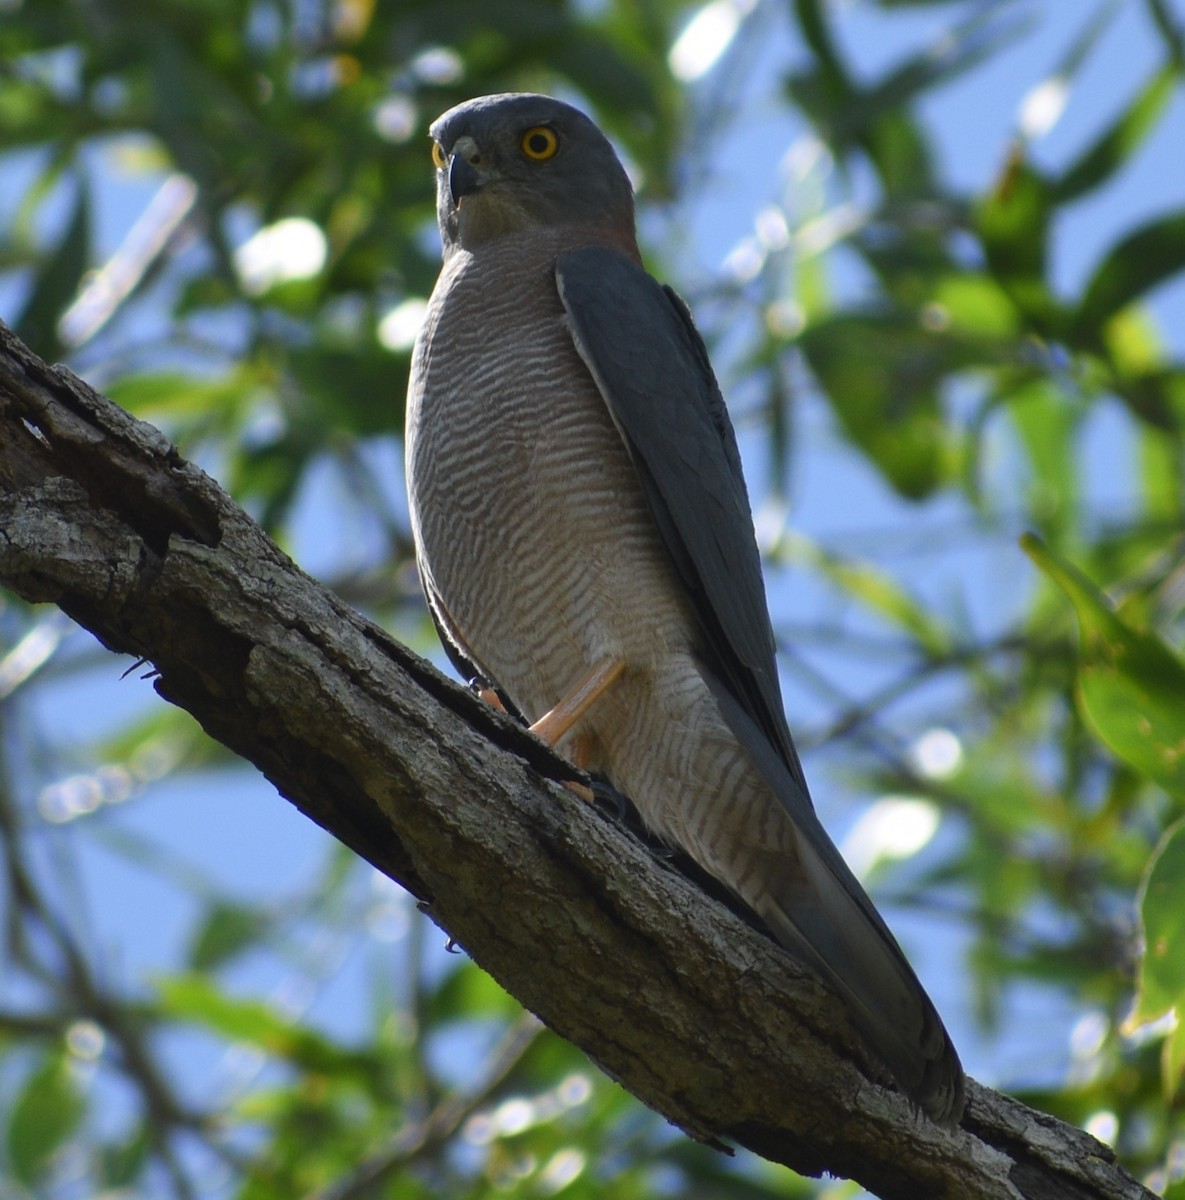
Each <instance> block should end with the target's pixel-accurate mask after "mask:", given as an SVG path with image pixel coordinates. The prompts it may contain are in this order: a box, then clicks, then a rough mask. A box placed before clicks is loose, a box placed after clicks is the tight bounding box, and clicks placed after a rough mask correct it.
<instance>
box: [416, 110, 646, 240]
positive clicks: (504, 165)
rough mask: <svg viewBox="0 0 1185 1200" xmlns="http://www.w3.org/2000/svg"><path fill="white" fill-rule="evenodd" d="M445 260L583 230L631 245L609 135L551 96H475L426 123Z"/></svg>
mask: <svg viewBox="0 0 1185 1200" xmlns="http://www.w3.org/2000/svg"><path fill="white" fill-rule="evenodd" d="M429 132H430V133H431V136H432V160H433V162H434V163H435V164H436V212H437V215H438V217H439V219H440V234H441V237H442V238H443V240H444V252H445V255H446V257H447V256H448V255H449V254H450V253H452V251H453V250H455V249H457V248H458V247H460V248H463V249H465V250H477V249H479V248H480V247H481V246H482V245H485V244H487V243H489V242H492V241H494V240H496V239H498V238H501V237H504V236H505V235H507V234H510V233H518V232H523V231H525V230H532V229H541V228H554V227H557V226H561V225H582V226H585V227H592V228H598V229H603V230H604V231H605V232H606V234H608V235H609V236H611V238H612V239H613V240H614V241H622V242H623V243H625V244H632V243H633V237H634V197H633V189H632V188H631V187H630V182H629V178H628V177H627V176H626V173H625V170H624V168H623V167H622V165H621V163H620V162H619V161H618V158H617V155H616V154H615V153H614V151H613V147H612V146H611V145H610V144H609V140H608V138H606V137H605V135H604V134H603V133H602V132H601V131H600V130H599V129H598V128H597V127H596V125H594V124H593V123H592V121H590V120H589V119H588V117H586V116H585V115H584V114H583V113H582V112H580V111H579V110H578V109H575V108H573V107H572V106H571V105H570V104H564V103H562V102H561V101H559V100H553V99H552V98H551V97H550V96H537V95H532V94H530V93H508V94H505V95H499V96H481V97H479V98H478V99H476V100H469V101H466V102H465V103H464V104H459V105H457V107H456V108H451V109H449V111H448V112H446V113H445V114H444V115H443V116H441V117H438V118H437V119H436V121H434V122H433V124H432V127H431V129H430V131H429Z"/></svg>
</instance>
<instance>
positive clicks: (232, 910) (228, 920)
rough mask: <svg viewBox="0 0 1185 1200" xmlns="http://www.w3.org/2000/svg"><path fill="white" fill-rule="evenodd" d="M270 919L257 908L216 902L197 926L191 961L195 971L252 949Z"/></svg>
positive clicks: (210, 966) (212, 967) (191, 948)
mask: <svg viewBox="0 0 1185 1200" xmlns="http://www.w3.org/2000/svg"><path fill="white" fill-rule="evenodd" d="M267 924H268V923H267V919H266V917H265V916H264V915H263V913H261V912H260V911H258V910H257V909H254V908H246V907H244V906H242V905H238V904H225V903H219V904H214V905H213V906H212V907H211V908H210V910H209V912H207V913H206V919H205V920H204V921H203V922H202V923H201V925H200V926H199V927H198V929H197V931H196V933H195V934H194V936H193V938H192V940H191V942H190V945H189V954H188V961H189V966H190V967H191V968H192V969H193V970H195V971H212V970H214V969H215V968H217V967H220V966H222V965H223V963H226V962H228V961H229V960H230V959H232V958H235V957H237V956H238V955H240V954H242V953H243V952H244V951H245V950H249V949H250V948H251V947H252V946H253V945H254V944H255V943H256V942H258V941H259V939H260V937H261V936H262V935H263V933H264V932H265V931H266V929H267Z"/></svg>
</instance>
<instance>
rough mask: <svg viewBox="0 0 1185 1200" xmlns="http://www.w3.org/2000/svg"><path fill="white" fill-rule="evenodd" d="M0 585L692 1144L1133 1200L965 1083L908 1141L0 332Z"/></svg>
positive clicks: (743, 974)
mask: <svg viewBox="0 0 1185 1200" xmlns="http://www.w3.org/2000/svg"><path fill="white" fill-rule="evenodd" d="M0 580H2V581H3V582H4V583H6V584H7V586H9V587H10V588H12V589H13V590H14V591H15V592H17V593H18V594H19V595H21V596H23V597H24V598H25V599H27V600H30V601H49V602H52V603H54V604H57V605H59V606H60V607H61V608H62V609H63V610H64V611H65V612H67V613H68V614H69V615H70V616H71V617H73V618H74V619H75V620H76V621H78V622H79V623H80V624H82V625H84V626H86V628H88V629H90V630H91V631H92V632H93V633H94V634H95V635H96V636H97V637H98V638H99V639H100V640H101V641H102V642H103V643H104V644H105V645H107V646H108V647H109V648H110V649H112V650H114V651H116V652H119V653H124V654H132V655H135V656H137V657H143V658H145V659H148V660H150V661H151V662H152V663H153V664H154V665H155V667H156V668H157V671H158V672H159V674H158V675H157V677H156V678H155V680H154V686H155V687H156V690H157V691H158V692H159V693H160V694H161V696H163V697H164V698H165V699H166V700H168V701H170V702H172V703H174V704H178V705H180V706H181V707H182V708H185V709H186V710H188V711H189V712H190V713H192V714H193V715H194V716H195V717H196V718H197V719H198V720H199V721H200V722H201V724H202V725H203V727H204V728H205V729H206V730H207V732H209V733H210V735H211V736H212V737H215V738H217V739H218V740H219V741H221V742H223V743H224V744H225V745H227V746H228V747H230V748H231V749H232V750H234V751H235V752H236V753H238V754H241V755H242V756H243V757H244V758H246V759H248V760H250V761H251V762H253V763H254V764H255V765H256V766H257V767H258V768H259V769H260V770H261V771H263V773H264V774H265V775H267V777H268V778H269V779H271V780H272V782H273V783H274V784H275V785H276V787H277V788H278V789H279V790H280V792H281V793H282V794H283V795H284V796H286V797H287V798H288V799H289V800H291V801H292V802H293V803H294V804H295V805H296V806H297V807H298V808H300V809H301V811H302V812H304V813H306V814H307V815H308V816H309V817H311V818H312V819H313V820H314V821H316V822H317V823H318V824H320V825H321V826H323V827H324V828H325V829H327V830H328V831H329V832H331V833H332V834H333V835H334V836H336V837H338V838H339V839H341V841H343V842H344V843H345V844H346V845H348V846H350V847H351V848H352V849H354V850H355V851H356V852H357V853H359V854H360V855H362V856H363V857H364V858H366V859H367V860H369V861H370V862H371V863H373V864H374V865H375V866H376V867H378V868H379V869H380V870H381V871H383V872H385V873H386V874H388V875H390V876H391V877H392V878H393V879H396V880H398V881H399V882H400V883H401V884H403V886H404V887H406V888H407V889H408V890H409V891H411V892H412V893H413V894H414V895H415V896H417V897H418V898H419V899H420V901H421V904H422V907H423V908H424V909H425V911H427V913H428V914H429V915H430V916H431V918H432V919H433V920H434V921H435V922H436V923H437V924H438V925H439V926H440V927H441V928H442V929H444V930H445V931H446V932H447V933H448V934H449V935H450V936H451V937H452V938H454V939H456V941H457V942H459V943H460V944H461V945H462V946H464V948H465V949H466V950H467V951H468V953H469V954H470V955H472V957H473V958H474V959H475V960H476V961H477V962H478V963H479V964H480V965H481V966H482V967H483V968H484V969H485V970H487V971H488V972H489V973H490V974H491V975H493V976H494V977H495V978H496V979H497V980H498V981H499V982H500V983H501V984H502V985H503V986H504V987H506V988H507V989H508V990H509V991H510V992H512V993H513V994H514V995H515V996H516V997H518V999H519V1000H521V1001H522V1003H523V1004H524V1005H525V1006H526V1007H527V1008H529V1009H531V1010H533V1011H534V1012H536V1013H538V1014H539V1015H540V1016H541V1017H542V1018H543V1020H544V1021H546V1022H547V1024H549V1025H550V1026H551V1027H552V1028H553V1029H555V1030H556V1031H557V1032H559V1033H560V1034H562V1035H563V1036H564V1037H566V1038H569V1039H570V1040H571V1041H573V1042H575V1043H576V1044H577V1045H579V1046H580V1047H582V1048H583V1049H584V1050H585V1051H586V1052H587V1053H588V1054H589V1055H590V1056H591V1057H592V1058H593V1059H594V1060H595V1061H596V1062H597V1063H598V1064H599V1065H600V1066H601V1067H602V1068H603V1069H604V1070H605V1071H606V1072H607V1073H608V1074H609V1075H610V1076H612V1077H613V1078H614V1079H616V1080H618V1081H619V1082H621V1083H622V1084H623V1086H625V1087H626V1088H628V1089H629V1090H630V1091H631V1092H633V1093H634V1095H636V1096H637V1097H638V1098H639V1099H641V1100H642V1101H643V1102H644V1103H646V1104H648V1105H650V1106H651V1107H652V1108H654V1109H656V1110H657V1111H659V1112H660V1113H662V1114H663V1115H664V1116H666V1117H667V1118H668V1119H669V1120H671V1121H673V1122H674V1123H675V1124H677V1125H679V1126H680V1127H682V1128H683V1129H684V1130H686V1131H687V1132H688V1133H689V1134H690V1135H691V1136H693V1137H696V1138H700V1139H702V1140H704V1141H708V1142H711V1143H713V1144H716V1145H720V1144H721V1143H722V1142H724V1141H728V1142H733V1143H737V1144H740V1145H742V1146H747V1147H749V1148H751V1149H753V1150H754V1151H756V1152H757V1153H758V1154H761V1155H763V1156H764V1157H766V1158H768V1159H771V1160H772V1161H775V1162H780V1163H785V1164H787V1165H788V1166H791V1167H793V1168H794V1169H795V1170H798V1171H800V1172H803V1173H805V1174H818V1173H820V1172H823V1171H828V1172H831V1173H833V1174H837V1175H845V1176H850V1177H852V1178H854V1179H857V1180H859V1181H860V1182H861V1183H862V1184H864V1186H866V1187H867V1188H869V1189H870V1190H871V1191H873V1192H875V1193H877V1194H878V1195H880V1196H882V1197H884V1198H885V1200H894V1198H902V1200H905V1198H909V1200H913V1198H915V1197H918V1196H926V1197H952V1198H954V1197H959V1198H960V1200H966V1198H969V1197H983V1198H985V1200H987V1198H995V1197H1001V1198H1003V1197H1009V1198H1012V1200H1017V1198H1021V1197H1024V1198H1027V1200H1043V1198H1046V1197H1054V1196H1057V1197H1059V1198H1062V1200H1065V1198H1067V1197H1069V1198H1075V1197H1079V1198H1087V1197H1092V1198H1094V1197H1098V1198H1107V1200H1112V1198H1114V1200H1118V1198H1120V1197H1122V1198H1124V1200H1128V1198H1133V1200H1134V1198H1135V1197H1149V1196H1151V1193H1150V1192H1148V1191H1146V1190H1145V1189H1144V1188H1142V1187H1141V1186H1140V1185H1139V1184H1138V1183H1137V1182H1136V1181H1135V1180H1134V1179H1132V1178H1131V1177H1130V1176H1129V1175H1128V1174H1127V1173H1126V1172H1124V1171H1123V1170H1122V1169H1121V1168H1119V1167H1118V1166H1117V1165H1116V1163H1115V1159H1114V1154H1113V1152H1112V1151H1111V1150H1110V1149H1109V1148H1108V1147H1105V1146H1103V1145H1101V1144H1100V1143H1099V1142H1096V1141H1095V1140H1094V1139H1093V1138H1091V1137H1089V1136H1087V1135H1086V1134H1085V1133H1082V1132H1081V1131H1079V1130H1077V1129H1074V1128H1072V1127H1071V1126H1068V1125H1065V1124H1063V1123H1061V1122H1060V1121H1057V1120H1055V1119H1054V1118H1052V1117H1049V1116H1045V1115H1044V1114H1041V1113H1038V1112H1035V1111H1034V1110H1032V1109H1029V1108H1026V1107H1025V1106H1024V1105H1022V1104H1020V1103H1018V1102H1017V1101H1014V1100H1012V1099H1010V1098H1008V1097H1006V1096H1002V1095H1000V1094H998V1093H995V1092H992V1091H990V1090H988V1089H986V1088H983V1087H980V1086H979V1085H977V1084H974V1083H972V1084H971V1086H970V1103H969V1106H968V1110H967V1114H966V1116H965V1117H964V1120H963V1125H962V1128H960V1129H958V1130H956V1131H954V1132H953V1133H951V1132H946V1131H943V1130H941V1129H938V1128H937V1127H935V1126H934V1125H932V1124H931V1123H930V1122H928V1121H926V1120H924V1119H921V1118H919V1117H917V1116H915V1115H914V1114H913V1113H912V1112H911V1110H910V1108H909V1105H908V1104H907V1103H906V1102H905V1101H904V1100H903V1099H902V1097H901V1096H899V1095H898V1094H897V1093H896V1092H893V1091H891V1090H889V1089H888V1088H887V1087H886V1086H882V1084H881V1083H880V1082H878V1081H879V1080H880V1079H881V1072H880V1071H879V1069H878V1068H877V1066H876V1065H875V1064H874V1063H872V1062H871V1061H870V1060H869V1058H868V1057H867V1055H866V1054H865V1053H864V1051H863V1050H862V1048H861V1047H860V1046H859V1045H858V1044H857V1042H856V1041H855V1039H854V1037H853V1035H852V1033H851V1031H850V1029H849V1027H848V1025H847V1021H846V1018H845V1016H844V1014H843V1010H842V1007H841V1005H840V1004H839V1003H838V1002H837V1001H836V1000H835V999H834V998H833V997H832V996H831V995H830V994H829V993H828V992H827V991H826V990H825V989H824V988H823V986H822V985H821V984H820V983H818V982H817V981H816V980H815V979H814V978H813V977H812V976H810V975H809V974H808V973H807V972H806V971H804V970H803V969H801V968H799V967H798V966H797V965H796V964H795V963H794V962H793V961H792V960H791V959H790V958H789V957H788V956H787V955H786V954H785V953H784V952H782V951H781V950H780V949H778V948H777V947H776V946H775V945H774V944H773V943H772V942H771V941H769V940H768V939H767V938H765V937H763V936H762V935H761V934H760V933H759V932H757V931H756V930H754V929H752V928H750V927H749V926H748V925H746V924H745V923H744V922H743V921H741V920H740V919H739V918H738V917H736V916H735V915H734V914H733V913H731V912H730V911H729V910H728V909H727V908H726V907H725V906H723V905H721V904H719V903H716V902H715V901H713V900H711V899H710V898H708V897H706V896H705V895H704V893H703V892H702V891H701V890H700V889H699V888H698V887H697V886H696V885H695V884H694V883H692V882H691V881H689V880H688V879H687V878H685V877H684V876H683V875H681V874H680V873H679V872H678V871H677V870H675V869H674V868H673V867H672V866H670V865H669V864H667V863H664V862H662V861H659V860H657V859H655V857H654V856H653V855H652V854H651V853H650V852H649V851H648V849H647V848H646V847H645V846H644V845H643V844H642V843H641V842H640V841H639V840H638V839H637V838H635V837H633V836H631V835H630V834H629V833H628V832H627V831H626V830H624V829H622V828H620V827H619V826H618V825H616V824H614V823H613V822H612V821H610V820H608V819H607V818H605V817H603V816H602V815H601V814H600V813H598V812H597V811H595V810H593V809H592V808H590V807H588V806H586V805H584V804H583V803H581V802H580V801H579V800H577V799H576V798H575V797H573V796H572V795H571V793H569V792H567V791H565V790H564V789H562V788H560V787H558V786H557V785H556V782H555V781H558V780H563V779H565V778H568V777H570V776H571V775H572V769H571V768H570V767H566V766H565V764H564V763H563V762H562V761H561V760H560V759H558V758H557V757H556V756H555V755H553V754H552V753H551V752H550V751H549V750H548V749H547V748H546V747H545V746H543V745H542V744H541V743H539V742H538V741H536V739H534V738H533V737H532V736H531V735H529V734H528V733H526V732H525V731H524V730H523V729H521V728H519V727H518V726H516V725H514V724H513V723H512V722H511V721H509V720H508V719H506V718H505V717H503V716H501V715H500V714H498V713H496V712H494V711H492V710H491V709H489V708H488V707H487V706H485V705H484V704H482V703H481V702H480V701H478V700H477V699H475V698H474V697H473V696H471V695H470V694H469V693H468V692H467V691H466V690H465V689H464V688H460V687H458V686H456V685H454V684H453V683H451V682H449V681H448V680H447V679H445V678H444V677H443V676H442V675H440V674H439V673H438V672H437V671H435V670H434V669H433V668H432V667H431V666H430V665H428V664H427V663H425V662H423V661H422V660H420V659H419V658H417V657H416V656H415V655H414V654H412V653H411V652H410V651H408V650H407V649H406V648H404V647H403V646H401V645H399V644H398V643H397V642H395V641H394V640H393V639H392V638H390V637H389V636H388V635H387V634H385V633H384V632H383V631H382V630H381V629H379V628H377V627H376V626H375V625H373V624H372V623H371V622H369V621H367V620H366V619H365V618H364V617H362V616H361V615H359V614H358V613H357V612H355V611H353V610H352V609H350V608H348V607H347V606H346V605H345V604H343V603H342V602H341V601H340V600H339V599H338V598H337V597H335V596H334V595H333V594H331V593H330V592H328V591H326V589H325V588H323V587H322V586H321V585H319V584H318V583H316V582H315V581H314V580H312V579H310V578H309V577H308V576H306V575H305V574H303V573H302V572H301V571H300V570H299V569H298V568H297V567H296V566H295V564H293V563H292V562H291V560H290V559H288V558H287V557H286V556H285V555H284V554H283V553H282V552H281V551H280V550H279V549H278V548H277V547H276V546H275V545H274V544H273V543H272V542H271V541H270V540H269V539H268V538H267V537H266V536H265V535H264V534H263V532H262V531H261V530H260V529H259V528H258V527H257V526H256V525H255V524H254V523H253V522H252V521H251V520H250V518H248V517H247V516H246V514H245V513H243V512H242V510H241V509H239V508H238V507H237V506H236V505H235V504H234V502H233V501H232V500H231V499H230V497H229V496H227V495H226V493H225V492H223V491H222V489H221V488H219V487H218V485H217V484H216V483H215V482H214V481H213V480H211V479H210V478H209V477H207V476H206V475H205V474H203V473H202V472H201V471H200V470H198V469H197V468H196V467H194V466H193V465H192V464H190V463H188V462H186V461H185V460H184V459H182V458H181V457H180V456H179V455H178V454H177V451H176V450H175V449H174V447H173V446H172V445H170V444H169V442H168V441H167V440H166V439H165V438H164V437H163V436H162V435H161V434H160V433H159V432H158V431H156V430H155V429H153V428H152V427H151V426H148V425H145V424H143V423H142V422H139V421H136V420H134V419H133V418H132V417H130V416H129V415H128V414H127V413H125V412H123V411H122V410H121V409H119V408H117V407H116V406H115V405H113V404H112V403H111V402H110V401H108V400H106V399H105V398H104V397H102V396H100V395H98V394H97V393H96V392H94V391H93V390H92V389H91V388H89V387H88V386H87V385H86V384H85V383H83V382H81V381H80V380H78V379H77V378H76V377H75V376H73V375H72V374H71V373H70V372H69V371H67V370H65V369H63V368H60V367H59V368H50V367H48V366H46V364H45V363H43V362H41V361H40V360H39V359H37V358H36V357H35V356H34V355H33V354H32V353H30V352H29V350H28V349H27V348H25V347H24V346H23V345H21V343H20V342H18V341H17V340H16V339H15V338H14V337H13V336H12V335H11V334H10V333H9V332H8V331H7V330H6V329H5V328H4V327H3V326H0Z"/></svg>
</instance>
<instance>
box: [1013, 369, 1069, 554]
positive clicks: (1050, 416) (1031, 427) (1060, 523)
mask: <svg viewBox="0 0 1185 1200" xmlns="http://www.w3.org/2000/svg"><path fill="white" fill-rule="evenodd" d="M1001 390H1002V391H1003V392H1004V394H1005V395H1006V396H1007V405H1008V411H1009V414H1010V415H1011V417H1012V420H1013V423H1014V424H1015V426H1016V428H1017V431H1018V432H1019V434H1020V437H1021V442H1022V443H1023V445H1024V448H1025V452H1026V453H1027V454H1028V457H1029V462H1030V463H1031V464H1032V472H1031V474H1030V478H1029V487H1028V494H1029V495H1028V499H1029V511H1030V512H1031V513H1032V514H1033V516H1034V517H1035V519H1036V520H1038V521H1039V522H1040V524H1041V527H1042V528H1043V529H1044V530H1046V531H1047V532H1050V533H1052V532H1053V531H1056V530H1060V529H1061V528H1063V527H1064V526H1065V525H1066V523H1067V522H1068V521H1070V520H1071V519H1072V517H1073V515H1074V513H1075V512H1076V510H1077V501H1078V476H1077V473H1078V458H1077V454H1076V450H1077V440H1076V439H1077V432H1078V426H1079V423H1080V422H1081V419H1082V406H1081V405H1080V404H1079V403H1077V402H1076V401H1075V400H1074V399H1073V398H1072V397H1069V396H1067V395H1065V393H1064V392H1063V391H1062V389H1061V388H1060V387H1059V386H1058V385H1057V383H1056V382H1055V381H1054V380H1052V379H1050V378H1048V377H1047V376H1045V375H1039V376H1037V377H1036V378H1033V379H1030V380H1028V381H1026V382H1024V383H1021V384H1019V385H1017V384H1015V383H1013V382H1012V381H1010V380H1005V381H1004V384H1003V387H1002V389H1001Z"/></svg>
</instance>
